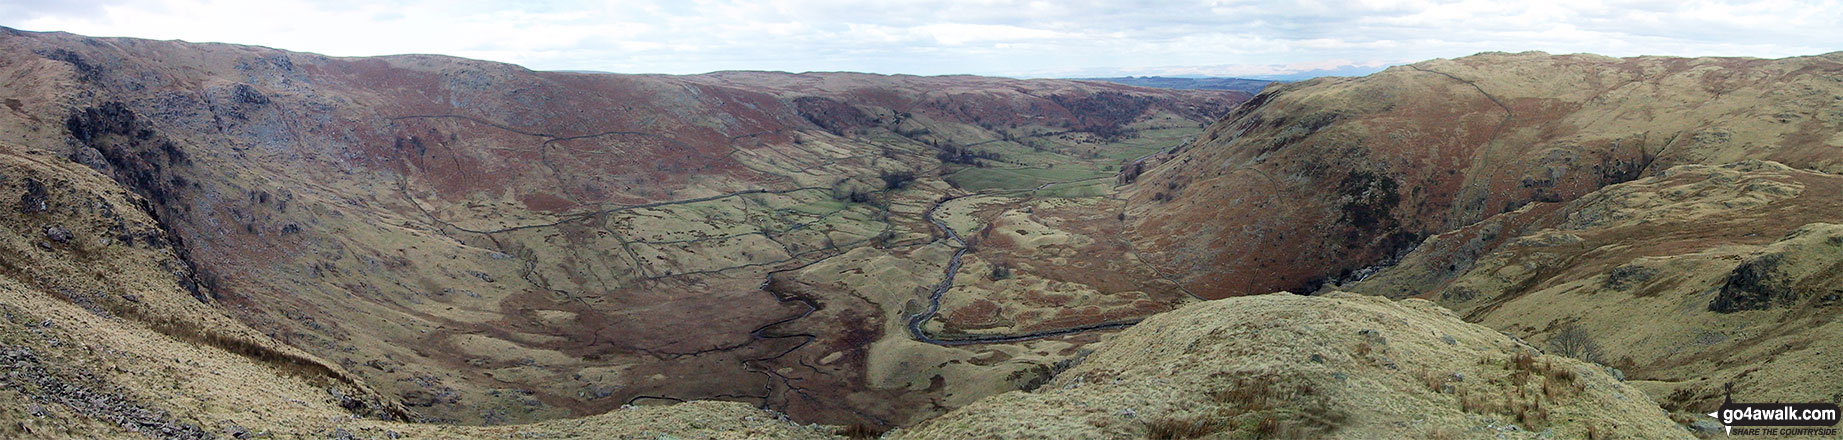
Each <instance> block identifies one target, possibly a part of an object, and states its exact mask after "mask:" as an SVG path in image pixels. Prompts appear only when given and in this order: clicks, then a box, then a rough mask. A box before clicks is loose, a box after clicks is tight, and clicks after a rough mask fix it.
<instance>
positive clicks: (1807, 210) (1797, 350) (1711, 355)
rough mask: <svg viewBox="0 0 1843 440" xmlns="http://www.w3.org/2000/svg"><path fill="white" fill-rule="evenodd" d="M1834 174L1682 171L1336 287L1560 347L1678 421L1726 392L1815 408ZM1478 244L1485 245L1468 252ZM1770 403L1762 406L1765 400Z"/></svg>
mask: <svg viewBox="0 0 1843 440" xmlns="http://www.w3.org/2000/svg"><path fill="white" fill-rule="evenodd" d="M1839 212H1843V176H1837V175H1834V174H1828V173H1822V172H1815V171H1810V170H1799V169H1793V168H1791V167H1788V166H1785V165H1782V164H1779V163H1775V162H1764V161H1743V162H1737V163H1734V164H1729V165H1724V166H1705V165H1683V166H1677V167H1673V168H1670V169H1668V170H1665V171H1663V172H1660V173H1658V175H1657V176H1655V177H1646V178H1641V179H1638V180H1634V181H1632V182H1627V183H1623V184H1618V185H1612V186H1609V187H1606V188H1603V189H1601V190H1599V191H1595V192H1593V193H1590V194H1587V195H1585V196H1582V197H1580V198H1579V199H1577V200H1575V201H1573V202H1569V203H1536V204H1532V205H1530V206H1526V207H1524V208H1522V209H1519V210H1517V211H1513V212H1510V213H1506V214H1503V215H1499V216H1497V217H1494V218H1493V219H1492V220H1491V221H1489V222H1487V223H1486V224H1488V225H1506V226H1508V227H1502V228H1494V229H1495V230H1494V231H1493V232H1492V234H1494V235H1496V237H1494V238H1493V239H1492V240H1490V241H1488V242H1480V241H1479V240H1478V239H1479V238H1480V235H1479V234H1480V232H1479V231H1480V230H1481V229H1482V228H1483V226H1471V227H1467V228H1463V229H1461V230H1460V231H1457V232H1454V233H1448V234H1441V235H1438V236H1435V237H1432V238H1429V239H1428V240H1426V241H1425V242H1423V243H1422V244H1421V245H1420V246H1419V247H1418V248H1416V250H1415V251H1414V252H1413V253H1410V254H1409V255H1407V256H1406V257H1405V258H1403V259H1402V260H1401V262H1400V263H1399V264H1397V265H1395V266H1391V267H1388V268H1386V269H1383V270H1382V271H1381V272H1379V273H1377V274H1376V275H1375V276H1372V277H1370V278H1368V279H1365V280H1362V281H1355V282H1350V283H1346V284H1343V285H1341V286H1338V287H1337V288H1339V289H1345V290H1351V291H1356V292H1363V293H1370V294H1377V295H1388V296H1393V297H1398V298H1401V297H1420V298H1426V299H1430V300H1434V301H1438V302H1439V303H1440V304H1441V305H1443V306H1446V307H1450V308H1452V309H1453V310H1455V311H1456V312H1458V313H1459V314H1460V315H1461V316H1464V317H1465V318H1466V320H1468V321H1472V322H1476V323H1479V324H1481V325H1485V326H1488V327H1492V328H1496V329H1500V330H1503V331H1505V332H1507V333H1510V334H1513V335H1516V336H1519V337H1522V338H1525V339H1528V340H1531V341H1539V342H1540V345H1541V346H1543V347H1545V348H1567V349H1565V350H1562V351H1567V352H1571V353H1572V355H1579V356H1581V357H1583V358H1592V359H1597V360H1598V361H1600V362H1604V363H1606V364H1608V365H1610V366H1613V367H1616V368H1618V369H1620V370H1621V371H1623V372H1624V373H1625V374H1626V376H1627V377H1628V378H1631V379H1634V380H1635V381H1637V382H1636V383H1638V384H1639V386H1640V387H1642V388H1644V389H1645V390H1646V391H1648V392H1650V393H1651V395H1652V397H1654V398H1656V399H1657V400H1658V401H1660V402H1661V403H1663V404H1664V405H1665V406H1666V407H1667V408H1669V409H1671V410H1673V411H1678V412H1679V414H1678V415H1679V417H1681V418H1682V419H1683V421H1685V422H1694V421H1696V420H1697V418H1698V417H1700V416H1697V414H1703V413H1707V412H1709V411H1713V410H1714V409H1715V408H1716V407H1717V406H1719V405H1720V404H1721V403H1722V402H1723V401H1724V399H1725V397H1726V396H1725V395H1724V394H1723V391H1722V390H1723V389H1724V385H1725V384H1728V383H1733V384H1734V385H1733V393H1734V394H1733V396H1734V399H1735V400H1737V401H1739V400H1742V399H1754V400H1756V401H1787V402H1792V401H1801V402H1802V401H1814V402H1815V401H1829V400H1831V399H1832V398H1833V396H1836V395H1837V394H1838V393H1843V381H1839V380H1838V379H1837V377H1836V376H1835V375H1834V374H1833V373H1831V372H1828V371H1826V370H1827V369H1825V368H1822V367H1817V365H1828V364H1831V363H1835V362H1840V361H1843V349H1840V348H1843V344H1840V343H1839V342H1838V341H1836V340H1835V338H1831V337H1829V336H1827V335H1829V334H1833V333H1834V332H1836V331H1838V329H1839V328H1840V327H1839V323H1838V322H1837V321H1836V320H1835V319H1834V316H1836V313H1835V312H1836V307H1837V306H1838V299H1839V297H1843V280H1839V276H1838V275H1837V274H1838V273H1839V264H1843V263H1840V262H1843V245H1840V244H1839V243H1843V237H1840V236H1843V227H1839V226H1837V225H1836V223H1835V222H1837V221H1839V220H1840V219H1839V217H1838V214H1837V213H1839ZM1478 243H1484V244H1489V245H1488V246H1474V245H1473V244H1478ZM1765 399H1776V400H1765Z"/></svg>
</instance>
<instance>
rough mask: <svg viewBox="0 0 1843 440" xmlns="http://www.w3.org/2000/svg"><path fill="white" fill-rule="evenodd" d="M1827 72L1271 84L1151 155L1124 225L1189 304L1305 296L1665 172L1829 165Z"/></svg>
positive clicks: (1833, 164) (1442, 63) (1599, 71)
mask: <svg viewBox="0 0 1843 440" xmlns="http://www.w3.org/2000/svg"><path fill="white" fill-rule="evenodd" d="M1839 75H1843V53H1838V54H1829V55H1822V56H1813V57H1800V58H1787V59H1779V60H1760V59H1741V58H1698V59H1684V58H1659V57H1640V58H1606V57H1599V56H1592V55H1547V54H1541V53H1522V54H1504V53H1490V54H1480V55H1475V56H1470V57H1465V58H1460V59H1454V60H1444V59H1442V60H1433V61H1426V62H1420V63H1414V64H1410V65H1406V66H1398V67H1393V68H1390V69H1388V70H1386V71H1383V72H1380V73H1377V74H1374V75H1370V76H1367V77H1362V78H1320V79H1315V80H1310V81H1303V82H1299V83H1293V84H1287V85H1285V86H1280V87H1273V88H1269V89H1267V90H1265V91H1264V92H1263V93H1261V94H1260V95H1259V96H1256V97H1255V98H1254V99H1253V100H1252V101H1250V102H1249V105H1245V106H1242V107H1240V108H1239V109H1237V110H1236V111H1234V112H1233V113H1232V114H1230V115H1229V116H1228V117H1226V118H1224V119H1223V120H1222V121H1220V122H1219V123H1217V124H1215V125H1214V126H1212V127H1210V129H1209V133H1208V134H1206V135H1204V136H1203V137H1202V138H1201V139H1200V140H1199V141H1198V142H1196V143H1194V144H1192V145H1190V146H1188V147H1186V148H1185V149H1184V151H1181V152H1178V153H1177V154H1174V155H1171V156H1169V157H1162V158H1160V159H1159V160H1160V161H1161V162H1162V163H1163V165H1161V166H1157V167H1153V168H1150V169H1148V170H1147V171H1146V172H1145V173H1144V176H1142V177H1139V178H1138V183H1137V184H1136V185H1135V189H1133V190H1132V192H1131V196H1132V197H1131V204H1132V207H1131V208H1130V209H1129V212H1128V215H1129V218H1131V219H1132V220H1133V227H1134V228H1133V229H1134V238H1135V240H1134V241H1135V242H1136V243H1138V244H1139V245H1140V246H1141V248H1142V251H1143V252H1144V253H1145V254H1146V255H1147V257H1148V258H1149V259H1150V260H1152V261H1153V262H1154V263H1155V264H1157V265H1159V266H1160V267H1162V268H1163V269H1164V270H1166V271H1167V272H1170V273H1177V274H1182V275H1181V277H1182V280H1181V281H1183V282H1184V283H1185V285H1186V286H1188V287H1189V288H1190V289H1191V290H1192V291H1194V292H1197V293H1198V294H1200V295H1203V296H1206V297H1212V298H1215V297H1224V296H1232V295H1240V294H1258V293H1265V292H1269V291H1274V290H1281V289H1302V288H1304V289H1308V290H1311V289H1316V288H1317V287H1318V285H1319V284H1321V283H1323V282H1325V281H1349V280H1353V279H1357V278H1361V273H1360V272H1362V270H1363V269H1364V268H1366V267H1369V266H1373V265H1380V264H1387V263H1389V262H1392V261H1393V260H1394V259H1395V258H1397V257H1399V256H1401V255H1402V254H1403V253H1405V252H1407V251H1408V250H1410V249H1412V248H1413V247H1414V246H1416V245H1418V244H1420V243H1421V241H1422V239H1423V238H1425V237H1428V236H1432V235H1436V234H1442V233H1449V232H1454V231H1459V230H1462V229H1466V228H1470V227H1473V225H1480V224H1481V222H1486V224H1490V223H1496V222H1497V221H1496V220H1492V218H1493V217H1494V216H1497V215H1499V214H1501V213H1505V212H1509V211H1514V210H1516V209H1518V208H1520V207H1522V206H1525V205H1526V204H1529V203H1531V202H1538V203H1555V202H1565V201H1570V200H1575V199H1578V198H1579V197H1581V196H1582V195H1585V194H1588V193H1590V192H1593V191H1595V190H1597V189H1599V188H1602V187H1605V186H1607V185H1610V184H1615V183H1619V182H1626V181H1630V180H1632V179H1636V178H1639V177H1646V176H1655V175H1658V174H1659V173H1661V172H1663V171H1664V170H1665V169H1668V168H1670V167H1672V166H1676V165H1682V164H1708V165H1719V164H1725V163H1730V162H1735V161H1739V160H1743V159H1762V160H1771V161H1777V162H1780V163H1783V164H1786V165H1788V166H1791V167H1793V168H1799V169H1814V170H1820V171H1825V172H1831V173H1835V172H1840V171H1843V154H1839V150H1838V148H1839V145H1840V144H1843V141H1839V140H1838V138H1836V137H1835V136H1834V134H1835V133H1837V132H1838V131H1839V130H1840V129H1843V108H1840V107H1839V105H1843V104H1839V103H1843V100H1840V99H1839V98H1838V97H1839V96H1843V83H1838V82H1836V81H1835V78H1836V77H1837V76H1839ZM1481 227H1482V226H1481ZM1460 264H1463V263H1460Z"/></svg>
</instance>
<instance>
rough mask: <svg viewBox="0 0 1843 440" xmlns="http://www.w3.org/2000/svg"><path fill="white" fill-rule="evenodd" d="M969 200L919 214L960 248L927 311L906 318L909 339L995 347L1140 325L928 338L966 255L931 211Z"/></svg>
mask: <svg viewBox="0 0 1843 440" xmlns="http://www.w3.org/2000/svg"><path fill="white" fill-rule="evenodd" d="M1053 184H1054V183H1045V184H1043V185H1039V186H1037V188H1036V189H1038V190H1041V189H1043V188H1046V187H1048V186H1050V185H1053ZM971 195H978V194H971ZM968 196H970V195H964V196H955V197H948V198H946V199H942V200H941V201H939V202H935V203H934V206H931V207H928V210H927V211H926V212H923V213H922V218H924V219H927V220H928V223H932V224H934V227H936V228H940V229H941V231H942V232H946V233H947V238H949V239H952V240H953V241H954V243H957V244H958V245H959V249H955V250H954V253H953V258H952V259H949V260H947V269H946V277H945V278H942V279H941V283H940V284H936V285H935V286H934V292H932V293H931V294H930V295H928V308H926V309H923V310H922V312H921V313H917V314H915V315H914V316H910V317H909V336H911V337H914V338H915V340H917V341H921V342H926V343H929V344H934V345H943V346H954V345H973V344H994V343H1002V342H1018V341H1028V340H1032V339H1042V338H1048V337H1054V336H1062V335H1067V334H1074V333H1082V332H1090V331H1095V330H1110V329H1117V328H1124V327H1130V326H1132V325H1134V324H1138V323H1139V321H1140V320H1139V319H1133V320H1130V321H1121V322H1104V323H1099V324H1089V325H1084V326H1078V327H1071V328H1065V329H1057V330H1043V331H1036V332H1030V333H1021V334H1014V335H960V336H950V337H947V338H940V337H936V336H935V335H931V334H928V331H927V330H923V329H922V325H924V324H927V323H928V321H930V320H933V319H934V317H935V315H939V314H940V313H941V297H942V296H945V295H947V291H948V290H951V289H953V281H954V276H955V275H958V274H959V273H960V258H961V257H963V256H965V255H966V250H967V247H966V240H964V239H961V238H960V233H958V232H955V231H954V230H953V228H949V227H947V224H946V223H942V222H941V221H940V220H936V219H935V218H934V211H935V210H937V209H940V208H941V205H944V204H946V203H947V202H951V201H954V200H955V199H959V198H963V197H968Z"/></svg>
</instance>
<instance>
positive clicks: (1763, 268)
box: [1709, 223, 1843, 313]
mask: <svg viewBox="0 0 1843 440" xmlns="http://www.w3.org/2000/svg"><path fill="white" fill-rule="evenodd" d="M1762 251H1763V252H1766V253H1765V254H1763V255H1760V256H1757V257H1753V258H1750V259H1748V260H1747V261H1744V262H1741V264H1740V265H1739V266H1736V267H1735V268H1734V271H1733V272H1729V273H1728V280H1727V281H1726V282H1724V283H1722V285H1721V293H1719V294H1716V295H1715V299H1714V300H1713V301H1710V302H1709V310H1711V311H1715V312H1722V313H1730V312H1738V311H1743V310H1764V309H1767V308H1769V307H1801V306H1804V307H1818V306H1829V305H1835V304H1836V303H1837V301H1838V298H1837V297H1838V295H1839V294H1843V280H1840V278H1843V226H1839V225H1835V224H1823V223H1813V224H1808V225H1805V226H1803V227H1800V228H1798V230H1796V231H1792V233H1791V234H1790V235H1787V236H1786V237H1785V238H1783V239H1780V240H1779V241H1777V242H1773V244H1771V245H1768V246H1767V247H1766V248H1765V249H1762ZM1812 300H1817V302H1816V303H1815V304H1811V303H1808V301H1812Z"/></svg>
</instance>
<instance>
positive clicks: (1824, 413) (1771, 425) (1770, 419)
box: [1709, 390, 1838, 436]
mask: <svg viewBox="0 0 1843 440" xmlns="http://www.w3.org/2000/svg"><path fill="white" fill-rule="evenodd" d="M1724 400H1725V402H1724V403H1722V405H1721V409H1719V410H1716V411H1715V412H1712V413H1709V417H1714V418H1715V420H1719V421H1721V425H1722V428H1723V429H1725V430H1727V432H1728V435H1815V436H1836V435H1837V428H1836V426H1837V415H1838V414H1837V404H1835V403H1734V395H1733V394H1732V390H1730V391H1729V395H1728V396H1727V398H1726V399H1724Z"/></svg>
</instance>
